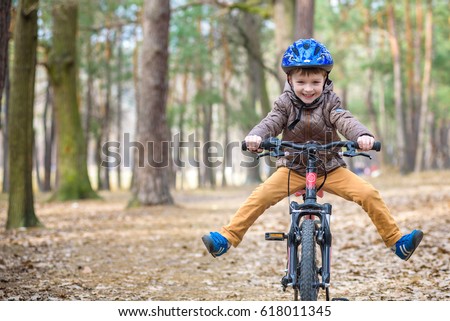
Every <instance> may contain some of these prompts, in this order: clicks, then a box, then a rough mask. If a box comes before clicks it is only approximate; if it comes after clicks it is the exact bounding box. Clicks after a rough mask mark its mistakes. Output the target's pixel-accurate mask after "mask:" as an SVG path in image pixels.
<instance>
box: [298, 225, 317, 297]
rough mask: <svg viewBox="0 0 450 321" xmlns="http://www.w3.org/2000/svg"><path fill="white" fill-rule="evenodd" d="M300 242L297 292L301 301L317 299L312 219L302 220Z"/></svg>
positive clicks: (314, 230)
mask: <svg viewBox="0 0 450 321" xmlns="http://www.w3.org/2000/svg"><path fill="white" fill-rule="evenodd" d="M300 229H301V232H302V242H301V250H302V253H301V256H300V264H299V292H300V299H301V300H302V301H317V295H318V293H319V287H318V286H317V284H318V283H319V276H318V268H317V262H316V252H317V251H316V240H315V233H316V227H315V222H314V220H304V221H303V223H302V225H301V227H300Z"/></svg>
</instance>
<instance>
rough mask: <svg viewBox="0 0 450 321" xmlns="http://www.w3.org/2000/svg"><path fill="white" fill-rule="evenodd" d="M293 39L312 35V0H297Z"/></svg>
mask: <svg viewBox="0 0 450 321" xmlns="http://www.w3.org/2000/svg"><path fill="white" fill-rule="evenodd" d="M296 13H297V14H296V20H295V39H305V38H312V37H313V35H314V0H297V7H296Z"/></svg>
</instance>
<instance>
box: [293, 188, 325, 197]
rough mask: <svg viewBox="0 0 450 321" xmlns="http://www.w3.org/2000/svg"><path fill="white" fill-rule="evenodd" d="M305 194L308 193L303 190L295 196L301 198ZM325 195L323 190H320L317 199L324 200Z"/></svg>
mask: <svg viewBox="0 0 450 321" xmlns="http://www.w3.org/2000/svg"><path fill="white" fill-rule="evenodd" d="M305 193H306V190H304V189H301V190H298V191H297V192H295V193H294V195H295V196H297V197H300V196H302V195H304V194H305ZM323 194H324V191H323V190H319V191H318V192H317V197H320V198H322V197H323Z"/></svg>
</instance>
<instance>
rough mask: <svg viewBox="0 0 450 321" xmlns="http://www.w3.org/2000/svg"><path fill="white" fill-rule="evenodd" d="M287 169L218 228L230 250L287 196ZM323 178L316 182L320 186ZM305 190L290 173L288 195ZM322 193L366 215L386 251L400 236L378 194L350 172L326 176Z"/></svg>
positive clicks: (299, 179)
mask: <svg viewBox="0 0 450 321" xmlns="http://www.w3.org/2000/svg"><path fill="white" fill-rule="evenodd" d="M288 172H289V169H287V168H286V167H280V168H278V169H277V171H276V172H275V173H273V174H272V175H271V176H270V177H269V178H268V179H267V180H266V181H265V182H264V183H262V184H260V185H259V186H258V187H257V188H256V189H255V190H254V191H253V192H252V194H251V195H250V196H249V197H248V198H247V200H246V201H245V203H244V204H243V205H242V206H241V207H240V208H239V210H238V211H237V212H236V213H235V214H234V216H233V217H232V218H231V221H230V223H229V224H228V225H226V226H224V227H222V230H221V232H220V233H221V234H222V235H223V236H225V237H226V238H227V240H228V241H229V242H230V243H231V244H232V245H233V246H234V247H236V246H238V245H239V243H240V242H241V241H242V239H243V237H244V234H245V233H246V232H247V230H248V229H249V228H250V226H252V225H253V223H254V222H255V221H256V219H257V218H258V217H259V216H260V215H261V214H262V213H264V211H265V210H266V209H267V208H269V207H270V206H272V205H275V204H276V203H278V202H279V201H281V200H282V199H283V198H285V197H286V196H287V180H288ZM323 178H324V177H319V178H318V179H317V184H318V185H320V184H321V183H322V181H323ZM304 188H305V178H304V177H303V176H301V175H299V174H297V173H296V172H294V171H291V177H290V194H292V193H294V192H296V191H298V190H301V189H304ZM323 189H324V190H325V191H326V192H329V193H332V194H335V195H338V196H340V197H342V198H344V199H346V200H349V201H353V202H355V203H357V204H359V205H360V206H361V207H362V208H363V209H364V210H365V211H366V212H367V214H368V215H369V217H370V219H371V220H372V222H373V224H374V225H375V227H376V229H377V231H378V233H379V234H380V236H381V238H382V239H383V241H384V243H385V244H386V246H387V247H391V246H393V245H394V244H395V243H396V242H397V241H398V240H399V239H400V238H401V236H402V233H401V232H400V229H399V228H398V226H397V224H396V223H395V220H394V218H393V217H392V215H391V213H390V212H389V209H388V208H387V206H386V204H385V203H384V201H383V199H382V198H381V196H380V193H379V192H378V191H377V190H376V189H375V188H374V187H373V186H372V185H371V184H369V183H368V182H366V181H365V180H363V179H362V178H360V177H359V176H358V175H356V174H354V173H353V172H351V171H350V170H348V169H346V168H343V167H340V168H338V169H336V170H334V171H332V172H331V173H328V176H327V180H326V182H325V185H324V187H323Z"/></svg>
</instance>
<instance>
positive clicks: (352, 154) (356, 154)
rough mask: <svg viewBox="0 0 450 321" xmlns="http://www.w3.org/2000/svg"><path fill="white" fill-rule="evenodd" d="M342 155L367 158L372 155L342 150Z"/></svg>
mask: <svg viewBox="0 0 450 321" xmlns="http://www.w3.org/2000/svg"><path fill="white" fill-rule="evenodd" d="M342 155H343V156H345V157H355V156H364V157H367V158H369V159H372V156H370V155H369V154H367V153H355V151H347V152H343V153H342Z"/></svg>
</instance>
